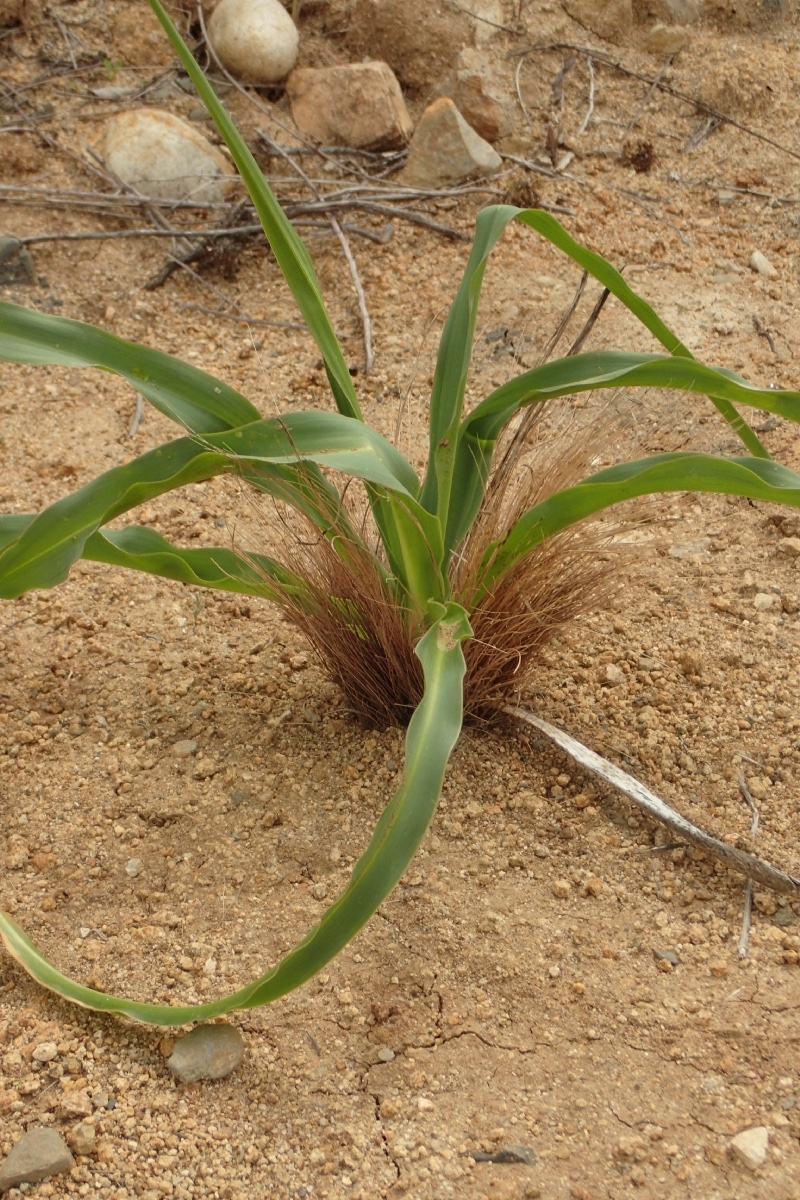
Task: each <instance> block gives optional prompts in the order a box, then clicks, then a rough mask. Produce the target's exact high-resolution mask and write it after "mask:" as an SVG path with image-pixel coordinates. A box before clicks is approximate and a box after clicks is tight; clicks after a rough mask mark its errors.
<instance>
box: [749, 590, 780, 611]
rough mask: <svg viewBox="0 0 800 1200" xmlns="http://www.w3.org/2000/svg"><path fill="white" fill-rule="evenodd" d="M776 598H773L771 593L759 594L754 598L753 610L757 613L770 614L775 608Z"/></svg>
mask: <svg viewBox="0 0 800 1200" xmlns="http://www.w3.org/2000/svg"><path fill="white" fill-rule="evenodd" d="M775 599H776V597H775V596H771V595H770V594H769V592H757V593H756V595H755V596H754V597H753V608H754V609H755V610H756V612H769V610H770V609H771V608H772V607H773V604H774V602H775Z"/></svg>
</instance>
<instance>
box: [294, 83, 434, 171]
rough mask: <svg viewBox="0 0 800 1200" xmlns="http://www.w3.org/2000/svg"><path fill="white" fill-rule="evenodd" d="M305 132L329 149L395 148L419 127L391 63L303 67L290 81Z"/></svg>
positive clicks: (298, 121) (297, 119)
mask: <svg viewBox="0 0 800 1200" xmlns="http://www.w3.org/2000/svg"><path fill="white" fill-rule="evenodd" d="M286 91H287V92H288V95H289V100H290V101H291V105H292V116H293V118H294V122H295V125H296V126H297V128H298V129H299V130H300V132H301V133H304V134H307V135H308V136H309V137H312V138H314V139H315V140H316V141H318V142H321V143H322V144H323V145H325V146H355V147H357V148H358V149H361V150H393V149H395V148H396V147H398V146H405V144H406V142H407V141H408V139H409V138H410V137H411V131H412V129H413V128H414V126H413V124H412V121H411V117H410V116H409V112H408V109H407V108H406V102H405V100H404V99H403V93H402V92H401V91H400V84H399V83H398V82H397V79H396V78H395V75H394V72H393V71H392V69H391V67H390V66H388V64H387V63H385V62H366V63H348V64H347V65H346V66H342V67H322V68H319V69H315V68H313V67H299V68H298V69H297V70H296V71H292V73H291V75H290V76H289V78H288V80H287V81H286Z"/></svg>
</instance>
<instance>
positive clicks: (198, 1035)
mask: <svg viewBox="0 0 800 1200" xmlns="http://www.w3.org/2000/svg"><path fill="white" fill-rule="evenodd" d="M243 1057H244V1039H243V1038H242V1035H241V1034H240V1033H239V1030H238V1029H236V1028H235V1027H234V1026H233V1025H227V1024H220V1025H198V1026H197V1027H196V1028H195V1029H193V1030H192V1031H191V1033H187V1034H186V1035H185V1036H184V1037H182V1038H179V1039H178V1041H177V1042H176V1043H175V1049H174V1050H173V1051H172V1056H171V1058H170V1059H169V1061H168V1062H167V1066H168V1067H169V1069H170V1071H172V1074H173V1075H175V1076H177V1078H178V1079H180V1081H181V1083H196V1082H197V1080H198V1079H224V1078H225V1076H226V1075H230V1073H231V1071H234V1070H235V1069H236V1068H237V1067H238V1065H239V1063H240V1062H241V1061H242V1058H243Z"/></svg>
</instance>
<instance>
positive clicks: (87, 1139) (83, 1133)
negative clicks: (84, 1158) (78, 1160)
mask: <svg viewBox="0 0 800 1200" xmlns="http://www.w3.org/2000/svg"><path fill="white" fill-rule="evenodd" d="M96 1137H97V1130H96V1129H95V1127H94V1125H91V1124H90V1123H89V1122H88V1121H81V1122H80V1124H79V1125H74V1126H73V1127H72V1129H71V1130H70V1132H69V1144H70V1146H71V1147H72V1149H73V1150H74V1152H75V1153H76V1154H91V1153H92V1150H94V1143H95V1139H96Z"/></svg>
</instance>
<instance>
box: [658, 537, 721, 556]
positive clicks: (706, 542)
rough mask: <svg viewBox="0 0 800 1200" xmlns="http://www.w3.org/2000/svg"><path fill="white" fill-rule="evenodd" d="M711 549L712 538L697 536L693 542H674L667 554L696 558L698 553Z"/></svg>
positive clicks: (705, 552) (704, 552)
mask: <svg viewBox="0 0 800 1200" xmlns="http://www.w3.org/2000/svg"><path fill="white" fill-rule="evenodd" d="M710 549H711V538H707V537H704V538H697V539H695V540H694V541H692V542H673V543H672V545H671V546H670V548H669V550H668V551H667V554H668V555H669V556H670V558H694V556H695V555H696V554H707V553H708V552H709V550H710Z"/></svg>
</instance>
